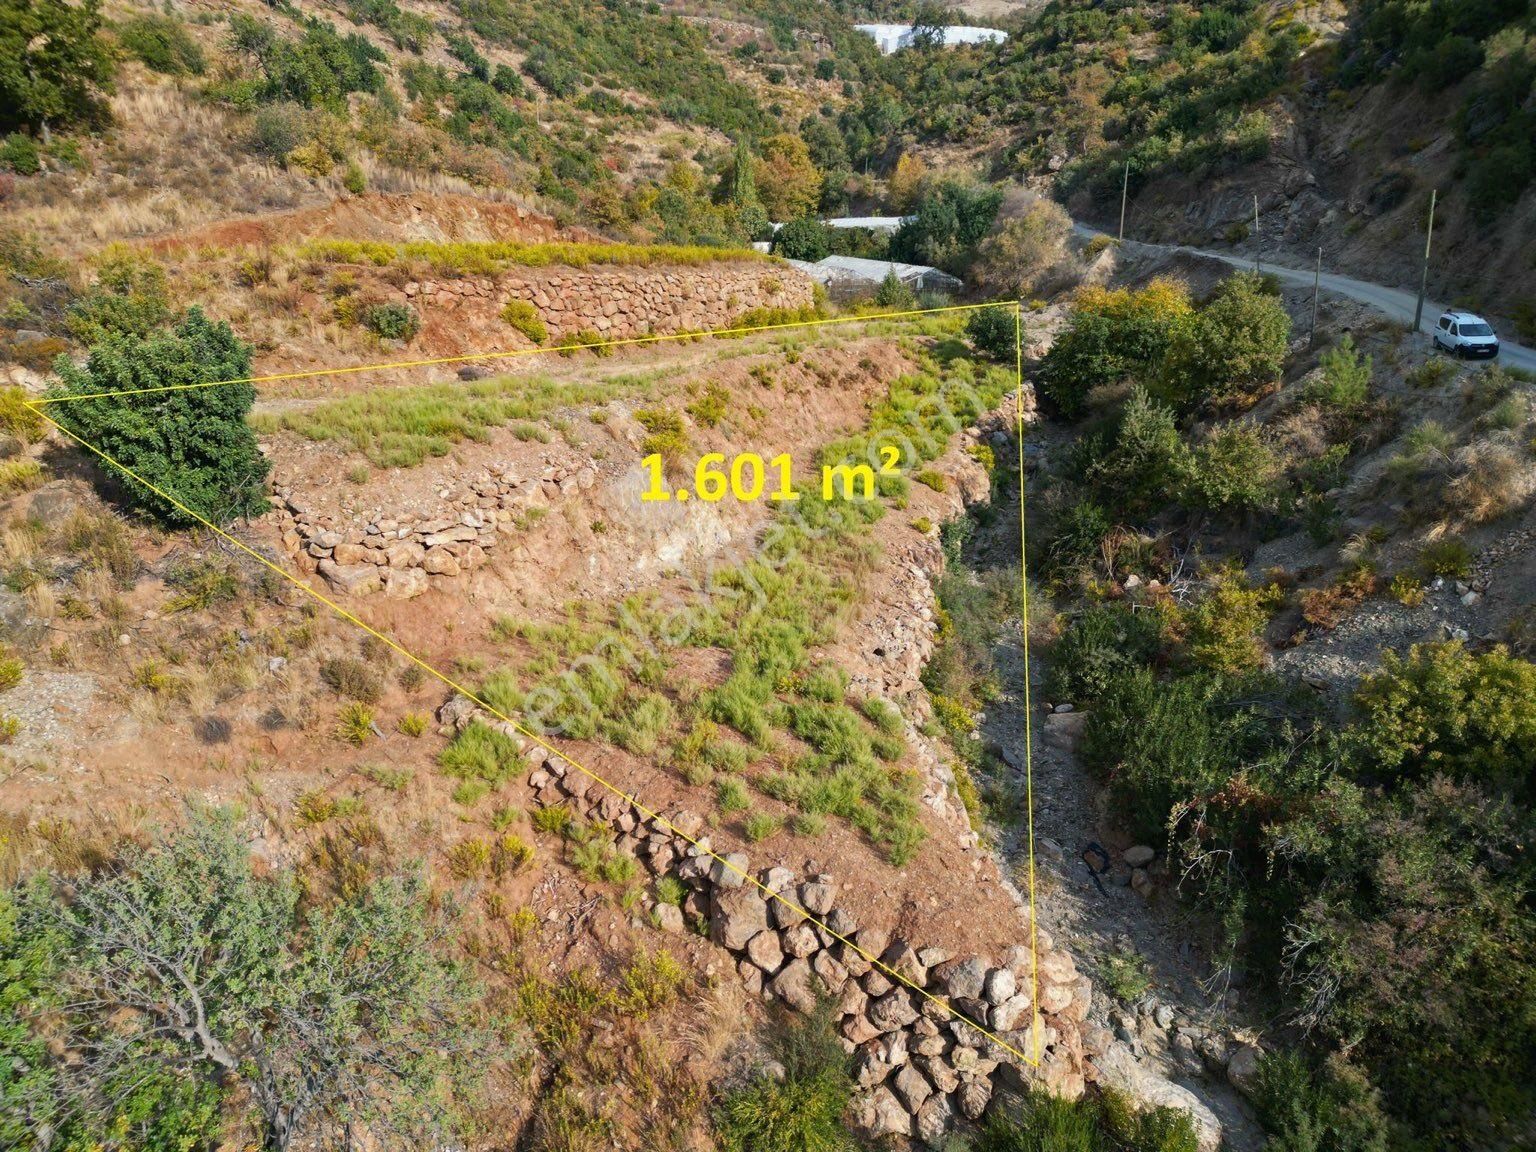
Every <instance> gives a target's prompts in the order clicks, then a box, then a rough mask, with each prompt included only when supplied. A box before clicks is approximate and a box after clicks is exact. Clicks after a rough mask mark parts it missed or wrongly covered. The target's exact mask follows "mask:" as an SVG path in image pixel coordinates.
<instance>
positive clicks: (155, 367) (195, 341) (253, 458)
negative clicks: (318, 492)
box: [51, 308, 268, 526]
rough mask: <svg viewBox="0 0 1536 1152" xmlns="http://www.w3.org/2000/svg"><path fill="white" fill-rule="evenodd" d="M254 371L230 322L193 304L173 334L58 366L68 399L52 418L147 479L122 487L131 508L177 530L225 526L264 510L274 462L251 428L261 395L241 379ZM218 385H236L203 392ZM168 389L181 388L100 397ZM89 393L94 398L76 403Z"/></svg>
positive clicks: (109, 341) (124, 341) (104, 348)
mask: <svg viewBox="0 0 1536 1152" xmlns="http://www.w3.org/2000/svg"><path fill="white" fill-rule="evenodd" d="M250 374H251V353H250V348H249V347H248V346H247V345H245V344H243V343H242V342H241V341H240V340H239V339H237V338H236V336H235V334H234V332H232V331H231V330H230V327H229V325H228V324H225V323H223V322H222V321H221V322H219V323H217V324H214V323H212V322H210V321H209V320H208V319H207V318H206V317H205V316H204V315H203V313H202V311H201V310H200V309H198V308H193V309H191V310H190V311H189V312H188V313H187V315H186V318H185V319H184V320H182V321H181V323H180V324H178V325H177V326H176V328H175V329H174V330H173V331H171V332H167V333H160V334H157V335H153V336H148V337H137V336H108V337H106V338H105V339H104V340H103V341H102V342H101V343H99V344H97V345H95V346H94V347H92V349H91V353H90V357H89V359H88V360H87V361H86V363H85V365H84V367H76V366H74V365H71V364H64V363H61V365H60V371H59V376H60V380H61V386H60V388H58V389H56V390H55V391H54V392H52V393H51V395H52V396H55V397H58V398H60V399H63V400H66V401H68V402H67V403H59V404H56V405H55V406H54V407H53V408H52V412H53V413H55V414H56V416H55V418H56V419H57V420H58V421H59V423H60V424H61V425H62V426H63V427H64V428H65V429H66V430H68V431H69V432H70V433H72V434H74V435H76V436H79V437H80V438H81V439H82V440H84V441H85V442H86V443H88V444H91V445H93V446H94V447H96V448H98V449H100V450H101V451H102V452H103V453H105V454H106V455H107V456H109V457H111V458H112V459H113V460H115V461H116V462H117V463H118V464H119V465H120V466H122V467H124V468H126V469H131V470H132V471H133V472H134V473H135V474H136V475H137V476H138V477H139V478H141V481H142V483H141V482H132V481H130V482H127V483H125V484H124V485H123V486H122V487H121V489H120V491H121V493H122V496H123V498H124V499H125V500H127V501H128V502H129V503H130V504H133V505H135V506H137V507H140V508H142V509H144V510H145V511H147V512H149V513H150V514H152V515H154V516H157V517H159V518H160V519H162V520H164V521H166V522H168V523H172V524H176V525H180V526H185V525H188V524H195V523H197V522H198V518H199V517H201V518H204V519H207V520H210V521H212V522H213V523H215V524H224V523H228V522H229V521H231V520H233V519H235V518H236V517H238V516H254V515H258V514H259V513H261V512H262V511H264V510H265V508H266V506H267V494H266V477H267V470H268V465H267V462H266V459H265V458H264V457H263V456H262V454H261V453H260V451H258V450H257V447H256V438H255V436H254V435H253V434H252V433H251V430H250V428H249V427H248V426H247V425H246V423H245V416H246V413H248V412H249V411H250V409H251V405H252V404H253V403H254V402H255V399H256V390H255V388H253V387H252V386H251V385H250V384H248V383H238V381H243V380H245V379H246V378H248V377H249V376H250ZM218 381H237V382H236V383H218V384H217V385H216V386H213V387H199V385H204V384H209V383H210V382H218ZM171 385H178V386H180V388H179V389H178V390H176V391H168V392H150V393H147V394H146V393H141V394H138V395H110V396H109V395H100V394H101V393H109V392H123V391H124V390H134V389H141V388H160V387H165V386H171ZM86 396H92V397H94V398H91V399H72V397H86ZM147 484H153V485H155V486H156V487H157V488H158V489H159V490H160V492H163V493H166V494H168V495H170V496H173V497H174V498H175V500H176V503H175V504H172V503H171V502H170V501H169V500H166V499H165V498H164V497H162V496H161V495H159V494H157V493H155V492H151V491H149V490H148V488H147V487H146V485H147Z"/></svg>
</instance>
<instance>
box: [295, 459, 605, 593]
mask: <svg viewBox="0 0 1536 1152" xmlns="http://www.w3.org/2000/svg"><path fill="white" fill-rule="evenodd" d="M597 478H598V465H597V463H596V461H592V460H588V461H585V462H583V463H580V464H576V465H571V466H563V465H557V464H546V465H545V466H544V467H543V468H542V469H541V470H540V471H539V472H538V473H537V474H535V475H527V476H522V475H519V474H518V473H517V472H516V471H515V470H514V469H513V468H512V467H511V466H509V465H502V464H493V465H490V466H489V467H487V468H486V469H485V470H483V471H482V472H480V473H477V474H475V475H472V476H470V477H467V478H466V479H465V480H464V481H463V482H462V483H460V484H459V485H458V486H457V487H456V488H453V489H451V490H448V491H445V492H444V493H442V494H441V495H442V497H443V506H442V507H441V509H440V510H439V512H438V514H437V515H434V516H430V517H418V516H409V515H403V514H402V515H398V516H383V517H354V518H352V519H350V520H348V519H342V518H341V517H338V516H334V515H326V514H320V513H315V512H312V511H311V510H310V508H309V507H308V505H307V504H305V503H304V502H303V501H302V500H300V499H299V498H298V497H296V496H295V495H294V493H293V490H292V488H290V487H287V486H284V485H279V486H277V487H276V488H275V489H274V492H275V495H276V496H277V499H278V506H277V507H276V509H275V510H274V511H273V513H272V514H271V515H272V517H273V518H274V521H275V524H276V526H277V529H278V531H279V532H281V533H282V541H283V547H284V548H285V549H286V550H287V551H288V553H289V554H290V555H291V556H292V557H293V558H294V562H295V564H296V565H297V567H298V568H299V569H300V570H301V571H305V572H318V573H319V574H320V575H321V576H322V577H324V578H325V580H326V582H327V583H329V584H330V585H331V587H332V588H334V589H336V590H337V591H340V592H346V593H348V594H349V595H353V596H364V595H367V594H369V593H372V592H379V591H382V592H384V594H385V595H387V596H394V597H400V598H409V597H412V596H417V595H420V594H421V593H422V592H425V591H426V590H427V588H428V587H429V585H430V584H431V582H432V580H451V579H452V578H454V577H456V576H459V575H461V574H462V573H465V572H469V571H472V570H474V569H475V568H478V567H479V566H480V565H481V564H483V563H484V562H485V560H486V557H487V555H488V554H489V553H490V552H491V551H492V550H493V549H494V548H495V547H496V546H497V542H498V541H499V540H500V539H501V537H502V536H504V535H507V534H510V533H513V532H516V531H518V530H519V525H523V524H525V523H526V517H527V514H528V512H529V510H530V509H533V508H547V507H549V505H550V503H551V502H552V501H553V500H555V499H557V498H559V497H561V496H569V495H572V494H574V493H577V492H584V491H586V490H588V489H589V488H591V487H592V486H593V485H594V484H595V483H596V482H597Z"/></svg>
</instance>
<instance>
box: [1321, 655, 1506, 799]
mask: <svg viewBox="0 0 1536 1152" xmlns="http://www.w3.org/2000/svg"><path fill="white" fill-rule="evenodd" d="M1355 709H1356V712H1357V714H1358V720H1357V722H1356V724H1355V725H1354V726H1353V728H1352V730H1351V732H1352V738H1351V744H1352V747H1353V748H1354V750H1355V752H1356V754H1357V755H1358V756H1359V757H1360V758H1361V760H1362V762H1363V763H1365V764H1367V765H1369V767H1370V770H1371V771H1372V772H1373V773H1375V774H1379V775H1382V776H1385V777H1387V778H1390V779H1400V778H1402V777H1403V776H1404V775H1407V776H1408V777H1410V778H1418V779H1422V778H1424V777H1427V776H1429V775H1432V774H1435V773H1444V774H1445V775H1448V776H1451V777H1454V778H1456V779H1470V780H1476V781H1483V782H1489V783H1497V784H1500V785H1504V786H1511V787H1515V788H1517V789H1518V788H1524V789H1526V790H1527V791H1530V792H1532V793H1533V794H1536V786H1533V783H1532V779H1531V773H1530V769H1531V750H1532V749H1533V748H1536V665H1533V664H1531V663H1530V662H1529V661H1527V660H1521V659H1519V658H1517V657H1514V656H1511V655H1510V654H1509V652H1508V650H1507V649H1504V648H1502V647H1500V648H1494V649H1493V650H1491V651H1489V652H1486V653H1483V654H1481V655H1474V654H1472V653H1470V652H1468V651H1467V650H1466V649H1465V648H1463V647H1462V646H1461V644H1459V643H1455V642H1452V643H1447V644H1427V645H1415V646H1414V647H1412V648H1411V649H1409V651H1408V655H1407V656H1399V655H1397V654H1396V653H1394V652H1387V653H1386V654H1385V655H1384V656H1383V658H1382V666H1381V671H1380V672H1377V673H1376V674H1374V675H1372V676H1369V677H1367V678H1366V679H1365V680H1364V681H1363V682H1362V683H1361V685H1360V688H1359V689H1358V691H1357V692H1356V693H1355Z"/></svg>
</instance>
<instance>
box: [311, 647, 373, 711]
mask: <svg viewBox="0 0 1536 1152" xmlns="http://www.w3.org/2000/svg"><path fill="white" fill-rule="evenodd" d="M320 679H321V681H322V682H323V683H324V684H325V686H326V687H327V688H329V689H330V690H331V691H332V692H334V693H336V695H338V696H341V697H344V698H346V699H348V700H357V701H360V702H361V703H364V704H372V703H374V702H376V701H377V700H378V698H379V696H380V695H381V694H382V693H383V691H384V685H383V684H382V683H381V682H380V680H379V678H378V677H377V676H375V675H374V674H373V670H372V669H370V668H369V667H368V665H366V664H364V663H363V662H362V661H361V660H355V659H353V658H352V657H350V656H336V657H332V658H331V659H328V660H324V661H322V662H321V664H320Z"/></svg>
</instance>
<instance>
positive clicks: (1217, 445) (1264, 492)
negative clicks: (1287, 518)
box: [1181, 424, 1280, 514]
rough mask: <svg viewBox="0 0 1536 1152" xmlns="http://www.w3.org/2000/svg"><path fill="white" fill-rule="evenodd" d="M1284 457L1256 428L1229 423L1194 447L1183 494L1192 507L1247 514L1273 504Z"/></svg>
mask: <svg viewBox="0 0 1536 1152" xmlns="http://www.w3.org/2000/svg"><path fill="white" fill-rule="evenodd" d="M1279 479H1280V461H1279V459H1278V458H1277V457H1276V455H1275V452H1274V450H1273V449H1272V448H1270V446H1269V445H1268V444H1267V443H1266V442H1265V441H1264V438H1263V436H1262V435H1261V434H1260V433H1259V431H1258V429H1256V428H1254V427H1252V426H1251V425H1247V424H1228V425H1226V426H1225V427H1222V428H1219V429H1217V431H1216V432H1215V433H1213V434H1212V435H1211V436H1210V438H1209V439H1207V440H1206V441H1205V442H1204V443H1202V444H1199V445H1197V446H1196V448H1195V450H1194V452H1193V453H1192V454H1191V456H1190V458H1189V461H1188V464H1187V466H1186V471H1185V477H1184V485H1183V489H1182V492H1181V498H1182V500H1183V501H1184V503H1186V504H1188V505H1190V506H1191V507H1194V508H1203V509H1205V510H1207V511H1210V512H1223V513H1235V514H1243V513H1250V512H1257V511H1261V510H1263V509H1266V508H1272V507H1274V504H1275V501H1276V497H1277V495H1278V482H1279Z"/></svg>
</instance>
